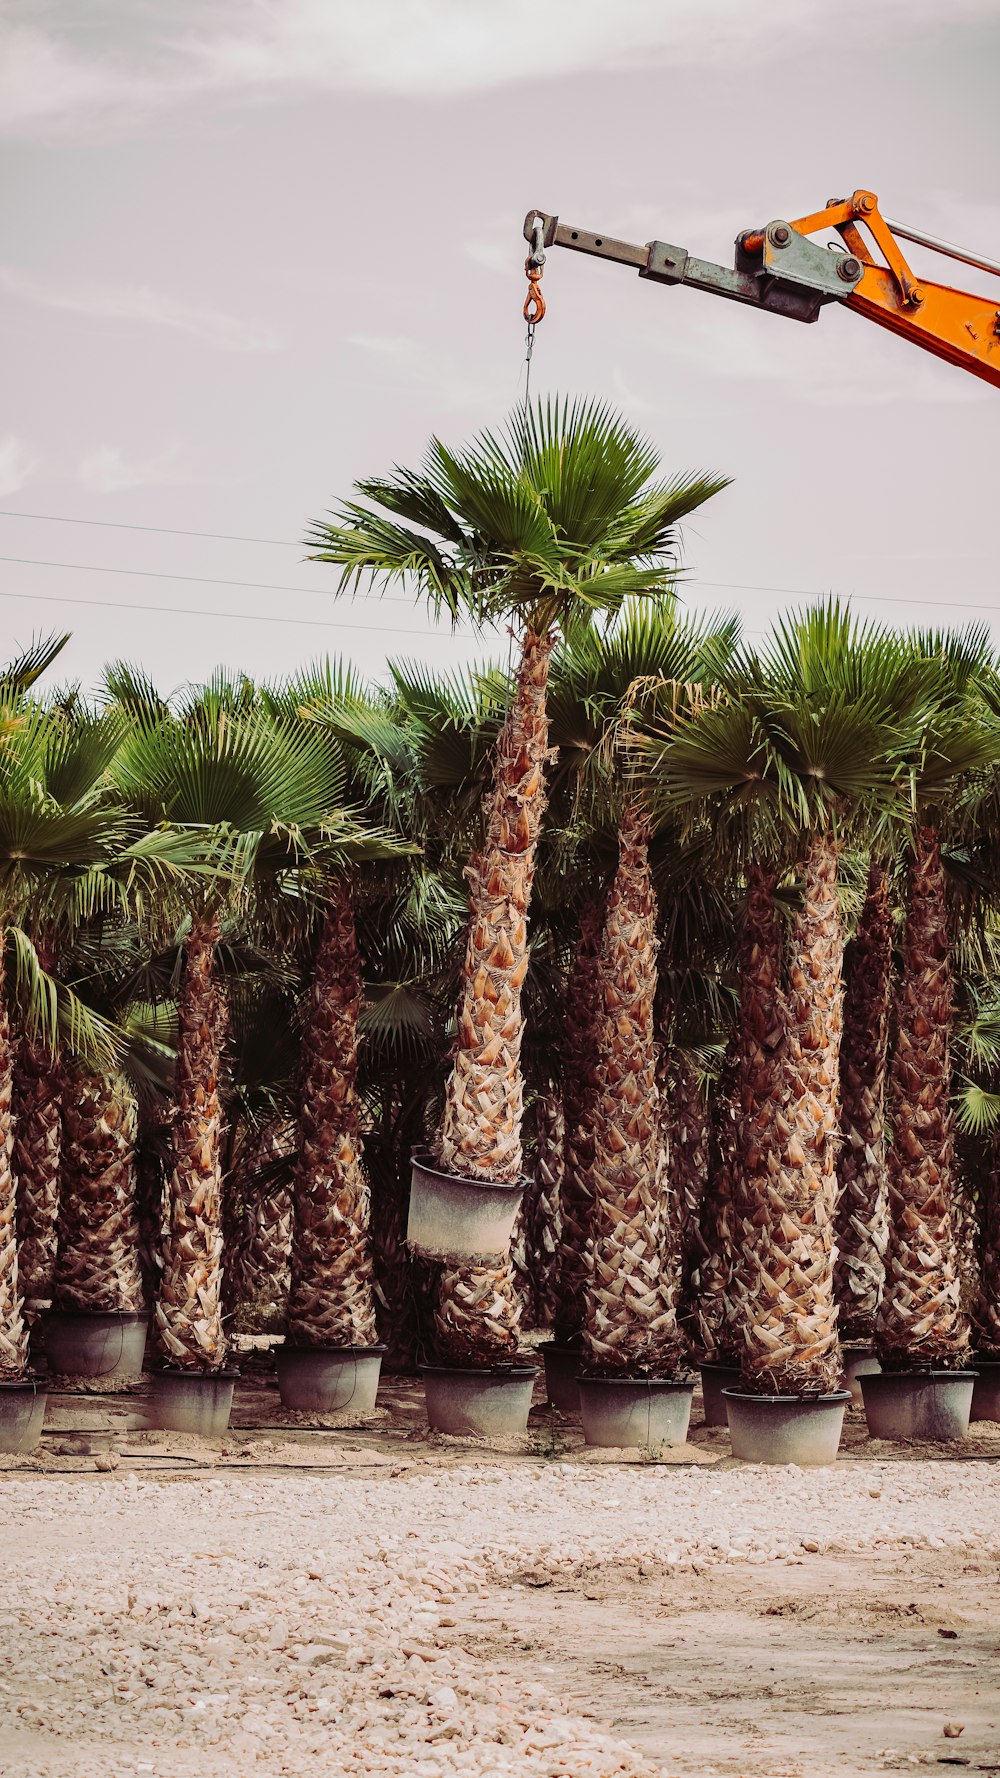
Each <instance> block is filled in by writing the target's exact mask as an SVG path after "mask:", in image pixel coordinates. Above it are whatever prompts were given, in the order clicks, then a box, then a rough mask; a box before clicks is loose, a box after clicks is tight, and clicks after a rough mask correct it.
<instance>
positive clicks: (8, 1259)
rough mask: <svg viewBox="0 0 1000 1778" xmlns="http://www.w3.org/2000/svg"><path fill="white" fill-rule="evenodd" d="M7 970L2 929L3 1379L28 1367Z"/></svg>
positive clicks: (0, 1175) (0, 1369)
mask: <svg viewBox="0 0 1000 1778" xmlns="http://www.w3.org/2000/svg"><path fill="white" fill-rule="evenodd" d="M4 973H5V971H4V933H3V930H2V928H0V1379H6V1380H8V1381H9V1380H12V1379H14V1378H17V1377H23V1375H24V1373H25V1370H26V1369H27V1364H28V1329H27V1325H26V1323H25V1320H24V1316H23V1314H22V1305H21V1292H20V1287H19V1283H18V1272H17V1205H16V1190H15V1184H14V1172H13V1169H12V1167H11V1164H10V1163H11V1151H12V1149H13V1145H14V1136H13V1119H12V1116H11V1095H12V1088H13V1073H14V1069H13V1056H12V1054H11V1042H10V1020H9V1018H8V1015H7V996H6V992H5V983H4Z"/></svg>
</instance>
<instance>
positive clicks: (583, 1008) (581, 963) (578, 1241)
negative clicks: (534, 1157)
mask: <svg viewBox="0 0 1000 1778" xmlns="http://www.w3.org/2000/svg"><path fill="white" fill-rule="evenodd" d="M603 925H604V908H603V903H602V902H601V901H589V902H587V903H585V905H584V908H583V911H582V913H581V915H580V932H579V937H578V939H577V945H576V950H575V952H574V955H573V962H572V964H571V966H570V971H569V977H568V980H567V983H566V1015H565V1024H564V1028H563V1029H564V1035H563V1116H564V1120H565V1130H566V1136H565V1164H564V1168H563V1179H562V1189H561V1191H560V1194H559V1234H558V1242H557V1247H556V1264H555V1285H556V1305H555V1320H554V1326H555V1335H556V1339H557V1340H559V1341H562V1342H564V1343H565V1342H567V1341H570V1340H575V1339H578V1338H579V1337H580V1333H581V1330H582V1328H583V1319H584V1314H585V1310H586V1297H587V1275H588V1274H587V1243H588V1241H589V1240H590V1233H591V1221H592V1217H593V1209H594V1178H593V1170H594V1133H593V1127H592V1122H591V1111H592V1109H593V1102H594V1094H595V1091H596V1086H597V1080H596V1074H595V1055H594V1046H595V1043H596V1038H597V1019H598V1013H599V1010H600V956H601V932H602V929H603Z"/></svg>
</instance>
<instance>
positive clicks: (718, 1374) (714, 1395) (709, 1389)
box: [700, 1359, 740, 1426]
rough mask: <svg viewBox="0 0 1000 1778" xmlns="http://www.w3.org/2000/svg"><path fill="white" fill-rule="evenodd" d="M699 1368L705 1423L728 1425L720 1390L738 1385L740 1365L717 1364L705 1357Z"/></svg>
mask: <svg viewBox="0 0 1000 1778" xmlns="http://www.w3.org/2000/svg"><path fill="white" fill-rule="evenodd" d="M700 1368H701V1393H702V1399H703V1401H704V1406H705V1425H706V1426H728V1425H729V1416H728V1414H727V1413H726V1403H725V1398H724V1396H723V1393H722V1391H723V1390H724V1389H737V1388H738V1387H739V1381H740V1367H739V1365H738V1364H717V1363H716V1362H715V1360H714V1359H711V1360H710V1359H706V1360H705V1363H704V1364H703V1365H702V1366H701V1367H700Z"/></svg>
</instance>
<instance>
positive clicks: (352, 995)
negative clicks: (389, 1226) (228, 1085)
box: [288, 883, 378, 1347]
mask: <svg viewBox="0 0 1000 1778" xmlns="http://www.w3.org/2000/svg"><path fill="white" fill-rule="evenodd" d="M361 997H362V979H361V958H360V956H359V953H358V941H357V934H356V931H355V925H354V911H353V909H352V907H351V901H350V896H349V894H348V890H347V887H346V885H345V884H343V883H338V884H336V885H335V886H334V887H333V889H332V893H331V897H330V903H329V907H328V909H327V912H326V916H325V919H324V922H323V932H322V936H321V939H320V945H319V952H318V955H317V958H316V968H315V974H314V977H313V985H312V990H311V993H310V999H309V1014H308V1019H307V1024H306V1031H305V1035H304V1038H303V1044H302V1049H303V1064H304V1070H303V1082H302V1096H301V1109H300V1115H299V1163H298V1168H297V1170H296V1178H295V1221H294V1234H293V1240H292V1287H291V1294H290V1296H289V1299H288V1338H289V1341H290V1342H291V1343H293V1344H295V1345H298V1346H312V1347H318V1346H373V1345H375V1344H376V1342H377V1339H378V1334H377V1330H376V1326H375V1293H374V1264H373V1259H372V1247H371V1199H370V1192H369V1187H368V1181H367V1179H366V1177H365V1173H364V1168H363V1165H362V1160H361V1118H360V1107H359V1102H358V1090H357V1080H358V1016H359V1014H360V1011H361Z"/></svg>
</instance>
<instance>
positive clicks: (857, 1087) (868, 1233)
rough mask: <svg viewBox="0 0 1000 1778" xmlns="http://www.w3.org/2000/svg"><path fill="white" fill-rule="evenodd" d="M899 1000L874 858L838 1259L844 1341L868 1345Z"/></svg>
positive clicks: (848, 1032) (847, 1024)
mask: <svg viewBox="0 0 1000 1778" xmlns="http://www.w3.org/2000/svg"><path fill="white" fill-rule="evenodd" d="M891 996H892V915H891V911H890V907H889V882H888V877H887V876H886V872H885V868H884V866H883V865H882V864H881V863H880V862H879V860H878V859H876V858H872V861H871V864H870V867H869V871H868V888H867V893H866V895H865V904H864V907H863V908H862V911H861V918H860V920H859V922H858V930H857V933H856V935H855V938H854V942H853V944H852V945H851V947H850V967H849V969H848V973H847V991H846V993H845V996H844V1039H843V1046H842V1049H841V1057H840V1105H841V1110H840V1128H841V1135H842V1138H843V1140H842V1144H841V1149H840V1155H839V1158H838V1162H837V1178H838V1183H839V1188H840V1189H839V1198H838V1202H837V1224H836V1228H837V1259H836V1266H835V1269H834V1288H835V1290H836V1294H837V1301H838V1303H839V1305H840V1337H841V1339H842V1340H856V1341H869V1340H871V1338H872V1337H873V1335H874V1331H875V1312H876V1310H877V1308H878V1305H879V1299H880V1297H881V1295H882V1284H883V1281H884V1278H885V1249H886V1242H887V1241H888V1239H889V1220H888V1206H889V1179H888V1173H887V1170H886V1155H885V1078H886V1068H887V1064H888V1050H889V1008H890V1002H891Z"/></svg>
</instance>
